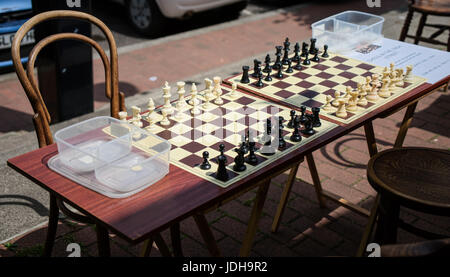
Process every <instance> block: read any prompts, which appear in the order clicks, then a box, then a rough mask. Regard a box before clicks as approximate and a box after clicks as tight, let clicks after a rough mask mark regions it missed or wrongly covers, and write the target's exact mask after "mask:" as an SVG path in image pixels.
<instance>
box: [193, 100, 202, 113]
mask: <svg viewBox="0 0 450 277" xmlns="http://www.w3.org/2000/svg"><path fill="white" fill-rule="evenodd" d="M192 104H193V105H192V109H191V114H192V115H197V114H199V113H200V109H199V108H198V102H197V101H193V102H192Z"/></svg>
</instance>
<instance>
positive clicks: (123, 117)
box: [119, 111, 128, 121]
mask: <svg viewBox="0 0 450 277" xmlns="http://www.w3.org/2000/svg"><path fill="white" fill-rule="evenodd" d="M127 117H128V113H127V112H125V111H122V112H119V119H120V121H127Z"/></svg>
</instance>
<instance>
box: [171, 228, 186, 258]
mask: <svg viewBox="0 0 450 277" xmlns="http://www.w3.org/2000/svg"><path fill="white" fill-rule="evenodd" d="M170 238H171V239H172V248H173V255H174V256H175V257H183V250H182V248H181V238H180V223H179V222H177V223H174V224H173V225H172V226H170Z"/></svg>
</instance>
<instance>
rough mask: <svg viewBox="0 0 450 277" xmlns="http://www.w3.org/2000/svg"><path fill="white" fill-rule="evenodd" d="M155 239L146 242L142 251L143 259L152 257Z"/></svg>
mask: <svg viewBox="0 0 450 277" xmlns="http://www.w3.org/2000/svg"><path fill="white" fill-rule="evenodd" d="M153 241H154V240H153V238H149V239H148V240H146V241H145V242H144V245H143V246H142V250H141V257H148V256H150V252H151V251H152V247H153Z"/></svg>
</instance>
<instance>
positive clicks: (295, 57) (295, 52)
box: [292, 42, 300, 62]
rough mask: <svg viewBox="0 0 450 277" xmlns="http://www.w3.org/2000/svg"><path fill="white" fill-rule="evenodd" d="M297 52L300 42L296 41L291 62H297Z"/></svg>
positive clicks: (298, 57) (298, 56)
mask: <svg viewBox="0 0 450 277" xmlns="http://www.w3.org/2000/svg"><path fill="white" fill-rule="evenodd" d="M299 52H300V44H298V42H297V43H296V44H295V46H294V57H292V61H293V62H298V60H300V55H299Z"/></svg>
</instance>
